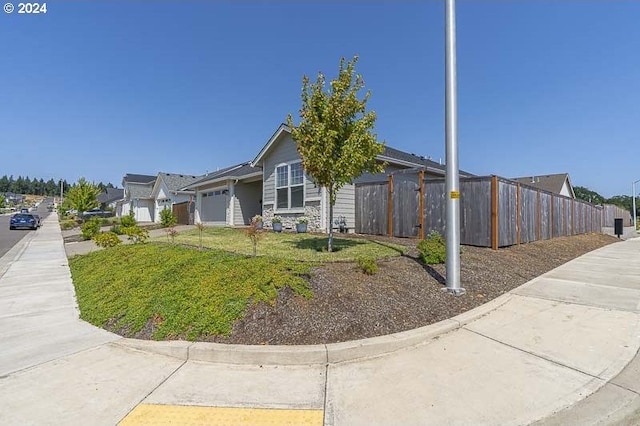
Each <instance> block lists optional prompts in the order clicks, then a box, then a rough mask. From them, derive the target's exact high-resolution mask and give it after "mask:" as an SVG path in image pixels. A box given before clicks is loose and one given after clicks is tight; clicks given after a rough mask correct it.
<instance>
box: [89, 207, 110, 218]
mask: <svg viewBox="0 0 640 426" xmlns="http://www.w3.org/2000/svg"><path fill="white" fill-rule="evenodd" d="M111 216H113V213H111V212H107V211H104V210H102V209H100V208H98V207H96V208H95V209H91V210H89V211H86V212H84V213H82V218H83V219H91V218H92V217H111Z"/></svg>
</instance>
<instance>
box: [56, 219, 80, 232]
mask: <svg viewBox="0 0 640 426" xmlns="http://www.w3.org/2000/svg"><path fill="white" fill-rule="evenodd" d="M77 225H78V222H76V221H75V220H63V221H61V222H60V229H62V230H66V229H73V228H75V227H76V226H77Z"/></svg>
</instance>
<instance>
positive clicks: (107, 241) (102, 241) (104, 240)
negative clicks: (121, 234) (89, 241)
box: [93, 232, 122, 248]
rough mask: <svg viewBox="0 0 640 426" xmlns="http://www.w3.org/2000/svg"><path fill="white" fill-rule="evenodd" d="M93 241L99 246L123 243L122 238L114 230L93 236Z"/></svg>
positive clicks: (112, 245) (113, 245)
mask: <svg viewBox="0 0 640 426" xmlns="http://www.w3.org/2000/svg"><path fill="white" fill-rule="evenodd" d="M93 241H94V242H95V243H96V245H97V246H98V247H102V248H106V247H115V246H117V245H118V244H120V243H122V241H121V240H120V238H118V236H117V235H116V234H115V233H114V232H103V233H101V234H98V235H96V236H95V237H93Z"/></svg>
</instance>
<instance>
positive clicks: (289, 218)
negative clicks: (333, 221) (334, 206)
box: [262, 201, 322, 232]
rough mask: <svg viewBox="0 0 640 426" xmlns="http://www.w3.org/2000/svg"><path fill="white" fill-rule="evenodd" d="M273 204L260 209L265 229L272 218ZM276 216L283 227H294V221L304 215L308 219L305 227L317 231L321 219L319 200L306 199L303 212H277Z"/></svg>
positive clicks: (269, 227) (268, 227) (269, 224)
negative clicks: (280, 220) (280, 219)
mask: <svg viewBox="0 0 640 426" xmlns="http://www.w3.org/2000/svg"><path fill="white" fill-rule="evenodd" d="M273 216H274V214H273V205H270V206H268V207H265V208H264V209H263V211H262V222H263V223H264V227H265V229H271V225H272V224H271V219H273ZM278 216H280V218H282V228H283V229H294V230H295V229H296V221H297V220H298V218H299V217H300V216H305V217H306V218H307V219H309V224H308V225H307V228H308V230H309V231H316V232H317V231H319V230H320V225H321V221H322V217H321V210H320V201H307V203H306V205H305V206H304V213H279V214H278Z"/></svg>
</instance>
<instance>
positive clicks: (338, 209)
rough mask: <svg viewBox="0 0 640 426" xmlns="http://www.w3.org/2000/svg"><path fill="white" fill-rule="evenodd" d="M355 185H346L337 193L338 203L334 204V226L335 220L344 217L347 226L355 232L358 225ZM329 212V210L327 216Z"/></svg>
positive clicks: (334, 225)
mask: <svg viewBox="0 0 640 426" xmlns="http://www.w3.org/2000/svg"><path fill="white" fill-rule="evenodd" d="M355 188H356V187H355V185H345V186H343V187H342V188H340V190H339V191H338V193H337V194H336V204H335V205H334V206H333V220H334V223H333V227H334V228H336V227H337V226H338V225H336V223H335V221H336V220H339V219H340V218H341V217H344V220H345V222H346V225H347V228H348V229H349V231H350V232H353V231H354V229H355V226H356V189H355ZM328 215H329V213H328V212H327V216H328Z"/></svg>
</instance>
